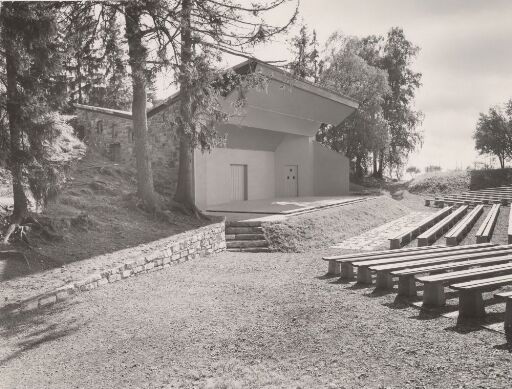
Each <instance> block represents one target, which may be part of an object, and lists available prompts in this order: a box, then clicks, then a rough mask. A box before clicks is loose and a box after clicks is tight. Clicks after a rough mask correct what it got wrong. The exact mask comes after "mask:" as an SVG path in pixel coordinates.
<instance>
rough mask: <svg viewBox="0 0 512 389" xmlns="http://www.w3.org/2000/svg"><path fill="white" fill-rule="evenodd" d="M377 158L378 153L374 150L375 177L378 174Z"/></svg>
mask: <svg viewBox="0 0 512 389" xmlns="http://www.w3.org/2000/svg"><path fill="white" fill-rule="evenodd" d="M377 158H378V153H377V151H374V152H373V161H372V162H373V176H374V177H375V176H376V175H377V169H378V168H377Z"/></svg>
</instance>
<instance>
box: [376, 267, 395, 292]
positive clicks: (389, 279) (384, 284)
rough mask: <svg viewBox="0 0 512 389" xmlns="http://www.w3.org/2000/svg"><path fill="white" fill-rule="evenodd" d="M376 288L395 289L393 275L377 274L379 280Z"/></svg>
mask: <svg viewBox="0 0 512 389" xmlns="http://www.w3.org/2000/svg"><path fill="white" fill-rule="evenodd" d="M375 284H376V285H375V287H376V289H379V290H392V289H393V276H392V275H391V273H388V272H383V271H379V272H377V280H376V281H375Z"/></svg>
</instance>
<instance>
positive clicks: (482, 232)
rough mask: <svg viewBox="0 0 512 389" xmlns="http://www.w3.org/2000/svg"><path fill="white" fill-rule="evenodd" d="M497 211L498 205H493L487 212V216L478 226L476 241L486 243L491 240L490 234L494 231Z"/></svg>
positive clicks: (498, 210) (498, 209)
mask: <svg viewBox="0 0 512 389" xmlns="http://www.w3.org/2000/svg"><path fill="white" fill-rule="evenodd" d="M499 212H500V205H499V204H495V205H493V206H492V208H491V210H490V211H489V213H488V214H487V217H486V218H485V219H484V221H483V223H482V225H481V226H480V228H479V229H478V231H477V233H476V243H486V242H489V241H490V240H491V236H492V233H493V231H494V226H495V225H496V222H497V220H498V215H499Z"/></svg>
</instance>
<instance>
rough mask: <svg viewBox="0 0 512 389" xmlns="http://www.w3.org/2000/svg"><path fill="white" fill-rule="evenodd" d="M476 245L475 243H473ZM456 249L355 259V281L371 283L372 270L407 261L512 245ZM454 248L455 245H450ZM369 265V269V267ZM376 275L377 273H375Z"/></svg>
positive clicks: (432, 260)
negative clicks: (364, 259)
mask: <svg viewBox="0 0 512 389" xmlns="http://www.w3.org/2000/svg"><path fill="white" fill-rule="evenodd" d="M475 246H476V245H475ZM456 247H457V248H458V250H450V251H448V250H436V251H435V252H427V253H424V252H418V253H414V254H412V253H411V254H410V255H407V256H402V257H398V258H393V257H392V258H379V259H370V260H366V261H357V262H353V263H352V265H355V266H357V282H359V283H362V284H371V283H372V276H371V272H372V271H377V270H388V271H392V270H393V269H394V268H397V267H398V266H402V267H398V268H399V269H401V268H405V267H407V266H408V265H407V264H409V263H411V262H418V261H425V263H422V264H430V263H436V261H437V262H439V261H443V260H444V258H446V257H453V256H457V255H458V257H456V259H460V258H466V257H467V256H468V255H473V254H478V253H480V254H482V253H483V255H491V251H493V250H494V249H493V247H498V248H497V250H499V251H503V250H506V249H512V246H508V245H507V246H497V245H496V246H488V247H485V248H478V247H477V248H475V247H471V248H467V249H463V248H464V246H462V247H461V246H456ZM450 248H452V249H454V248H455V247H450ZM487 249H489V250H487ZM376 266H379V269H374V267H376ZM370 267H371V269H370ZM377 275H378V273H377Z"/></svg>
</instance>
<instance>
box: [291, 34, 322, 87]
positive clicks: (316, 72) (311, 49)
mask: <svg viewBox="0 0 512 389" xmlns="http://www.w3.org/2000/svg"><path fill="white" fill-rule="evenodd" d="M289 44H290V48H291V52H292V55H293V60H292V61H291V62H290V63H289V64H288V68H289V69H290V71H291V73H292V75H293V76H295V77H297V78H302V79H305V80H311V81H313V82H317V81H318V78H319V76H320V73H321V72H322V69H323V61H321V60H320V53H319V51H318V41H317V38H316V31H315V30H313V32H312V34H310V33H309V31H308V27H307V26H306V25H305V24H303V25H302V26H301V28H300V31H299V34H298V35H296V36H294V37H292V39H291V40H290V42H289Z"/></svg>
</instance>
